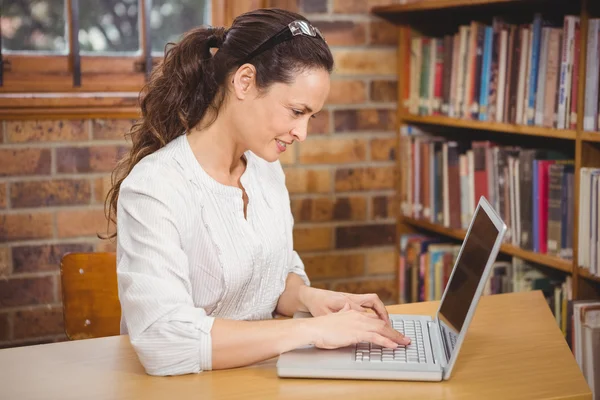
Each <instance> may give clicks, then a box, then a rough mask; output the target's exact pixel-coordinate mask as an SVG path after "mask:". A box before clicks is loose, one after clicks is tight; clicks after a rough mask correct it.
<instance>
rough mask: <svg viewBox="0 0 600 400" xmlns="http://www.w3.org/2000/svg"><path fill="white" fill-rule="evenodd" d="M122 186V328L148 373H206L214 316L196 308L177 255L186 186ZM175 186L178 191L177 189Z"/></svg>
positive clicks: (163, 182) (142, 182) (158, 182)
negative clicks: (183, 190) (182, 192)
mask: <svg viewBox="0 0 600 400" xmlns="http://www.w3.org/2000/svg"><path fill="white" fill-rule="evenodd" d="M161 173H164V171H161ZM177 182H178V181H177V179H176V177H174V179H156V176H154V177H150V178H142V179H137V180H135V179H131V180H129V181H128V180H127V179H126V180H125V181H124V182H123V184H122V185H121V189H120V192H119V201H118V208H117V221H118V222H117V257H118V258H117V277H118V286H119V299H120V302H121V308H122V318H123V323H124V325H125V327H126V329H127V331H128V333H129V335H130V341H131V344H132V346H133V347H134V349H135V351H136V353H137V355H138V357H139V359H140V361H141V363H142V365H143V366H144V368H145V370H146V372H147V373H148V374H150V375H180V374H188V373H197V372H200V371H202V370H210V369H211V366H212V341H211V329H212V325H213V322H214V318H213V317H209V316H207V315H206V312H205V310H204V309H202V308H197V307H194V304H193V300H192V295H191V284H190V280H189V262H188V258H187V256H186V253H185V252H184V250H183V248H182V235H183V234H184V232H185V230H184V227H185V224H186V223H187V221H188V220H186V211H185V210H186V204H185V200H184V199H185V197H184V196H183V195H182V194H181V191H182V189H183V186H182V185H184V183H183V180H182V179H179V183H177ZM178 185H179V186H178Z"/></svg>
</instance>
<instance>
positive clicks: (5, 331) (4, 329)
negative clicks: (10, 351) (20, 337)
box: [0, 313, 11, 342]
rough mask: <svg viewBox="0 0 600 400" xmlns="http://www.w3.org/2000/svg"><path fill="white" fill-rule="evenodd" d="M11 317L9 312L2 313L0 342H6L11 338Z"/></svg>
mask: <svg viewBox="0 0 600 400" xmlns="http://www.w3.org/2000/svg"><path fill="white" fill-rule="evenodd" d="M10 317H11V315H10V314H8V313H2V314H0V342H5V341H7V340H9V339H10V322H9V321H8V319H9V318H10Z"/></svg>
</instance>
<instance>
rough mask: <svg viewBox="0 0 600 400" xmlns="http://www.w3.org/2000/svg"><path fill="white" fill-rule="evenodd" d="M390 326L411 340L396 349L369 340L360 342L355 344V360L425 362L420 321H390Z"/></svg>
mask: <svg viewBox="0 0 600 400" xmlns="http://www.w3.org/2000/svg"><path fill="white" fill-rule="evenodd" d="M392 326H393V328H394V329H395V330H397V331H398V332H400V333H402V334H403V335H404V336H407V337H409V338H410V340H411V342H410V344H409V345H408V346H404V345H400V346H398V347H397V348H396V349H386V348H384V347H381V346H379V345H376V344H372V343H369V342H361V343H358V344H357V345H356V351H355V360H356V361H357V362H365V361H370V362H399V363H426V362H427V359H426V358H425V343H424V340H423V328H422V326H421V321H410V320H398V321H392Z"/></svg>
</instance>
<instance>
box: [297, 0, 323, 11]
mask: <svg viewBox="0 0 600 400" xmlns="http://www.w3.org/2000/svg"><path fill="white" fill-rule="evenodd" d="M327 1H328V0H300V8H301V9H302V12H304V13H307V14H314V13H326V12H327Z"/></svg>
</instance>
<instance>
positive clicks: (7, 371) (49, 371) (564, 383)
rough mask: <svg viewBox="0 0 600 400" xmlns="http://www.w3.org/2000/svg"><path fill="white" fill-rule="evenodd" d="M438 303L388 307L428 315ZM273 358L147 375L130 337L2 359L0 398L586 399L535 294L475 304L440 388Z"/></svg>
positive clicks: (29, 350)
mask: <svg viewBox="0 0 600 400" xmlns="http://www.w3.org/2000/svg"><path fill="white" fill-rule="evenodd" d="M437 305H438V303H437V302H427V303H416V304H405V305H398V306H391V307H389V311H390V312H391V313H407V314H414V313H419V314H421V313H423V314H434V313H435V311H436V309H437ZM275 363H276V359H273V360H269V361H265V362H262V363H260V364H257V365H254V366H251V367H247V368H239V369H234V370H224V371H210V372H202V373H200V374H193V375H185V376H176V377H151V376H148V375H146V374H145V372H144V369H143V368H142V366H141V364H140V363H139V362H138V360H137V357H136V355H135V353H134V351H133V349H132V347H131V346H130V344H129V341H128V337H126V336H116V337H109V338H102V339H89V340H81V341H74V342H67V343H54V344H47V345H39V346H30V347H22V348H13V349H5V350H0V399H10V400H24V399H44V400H47V399H60V400H66V399H76V400H83V399H86V400H92V399H102V400H107V399H141V400H151V399H177V400H182V399H186V398H194V399H261V400H263V399H274V398H282V399H311V400H312V399H328V400H334V399H343V400H347V399H392V398H405V399H441V398H443V399H463V400H464V399H503V400H504V399H527V400H532V399H549V398H552V399H567V398H568V399H572V400H574V399H591V398H592V395H591V392H590V389H589V387H588V386H587V384H586V382H585V380H584V378H583V375H582V373H581V372H580V370H579V368H578V366H577V364H576V363H575V360H574V358H573V355H572V353H571V352H570V351H569V348H568V346H567V343H566V342H565V340H564V338H563V337H562V334H561V332H560V330H559V329H558V326H557V324H556V321H555V319H554V317H553V315H552V314H551V312H550V309H549V307H548V305H547V304H546V303H545V300H544V298H543V297H542V295H541V293H540V292H530V293H515V294H502V295H494V296H489V297H484V298H482V300H481V302H480V303H479V308H478V310H477V313H476V315H475V318H474V320H473V324H472V325H471V328H470V330H469V333H468V335H467V338H466V340H465V343H464V345H463V348H462V351H461V353H460V356H459V358H458V361H457V364H456V366H455V369H454V373H453V376H452V378H451V379H450V380H449V381H446V382H388V381H349V380H316V379H315V380H312V379H306V380H303V379H281V378H278V377H277V371H276V369H275Z"/></svg>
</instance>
